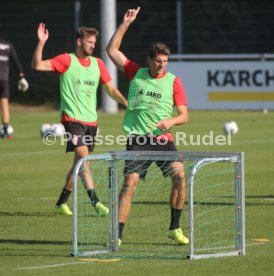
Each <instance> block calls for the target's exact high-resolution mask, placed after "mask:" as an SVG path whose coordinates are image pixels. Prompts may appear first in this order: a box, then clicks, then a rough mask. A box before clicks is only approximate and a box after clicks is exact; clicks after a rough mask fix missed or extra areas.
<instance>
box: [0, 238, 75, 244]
mask: <svg viewBox="0 0 274 276" xmlns="http://www.w3.org/2000/svg"><path fill="white" fill-rule="evenodd" d="M1 243H13V244H31V245H34V244H40V245H44V244H49V245H71V242H69V241H45V240H18V239H0V244H1Z"/></svg>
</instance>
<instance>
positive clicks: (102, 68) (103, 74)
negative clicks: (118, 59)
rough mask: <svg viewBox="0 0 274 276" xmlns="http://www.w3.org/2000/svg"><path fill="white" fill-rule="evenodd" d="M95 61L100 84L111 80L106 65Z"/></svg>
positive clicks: (100, 61)
mask: <svg viewBox="0 0 274 276" xmlns="http://www.w3.org/2000/svg"><path fill="white" fill-rule="evenodd" d="M96 60H97V63H98V66H99V69H100V84H105V83H108V82H110V81H111V80H112V79H111V76H110V75H109V73H108V71H107V68H106V65H105V64H104V62H103V61H102V60H101V59H100V58H96Z"/></svg>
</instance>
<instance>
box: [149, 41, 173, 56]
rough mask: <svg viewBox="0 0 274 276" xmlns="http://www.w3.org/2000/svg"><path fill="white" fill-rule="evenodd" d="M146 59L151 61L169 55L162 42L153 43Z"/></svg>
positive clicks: (166, 47) (168, 50)
mask: <svg viewBox="0 0 274 276" xmlns="http://www.w3.org/2000/svg"><path fill="white" fill-rule="evenodd" d="M147 55H148V57H150V58H151V59H153V58H155V57H156V56H157V55H166V56H169V55H170V49H169V47H168V46H167V45H166V44H164V43H163V42H156V43H154V44H153V45H152V46H151V47H150V48H149V49H148V51H147Z"/></svg>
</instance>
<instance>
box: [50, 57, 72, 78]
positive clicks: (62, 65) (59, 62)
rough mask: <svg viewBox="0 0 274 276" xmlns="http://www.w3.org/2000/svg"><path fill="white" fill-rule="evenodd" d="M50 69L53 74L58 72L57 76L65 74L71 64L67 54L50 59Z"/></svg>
mask: <svg viewBox="0 0 274 276" xmlns="http://www.w3.org/2000/svg"><path fill="white" fill-rule="evenodd" d="M49 61H50V63H51V68H52V71H53V72H58V73H59V74H63V73H65V72H66V71H67V70H68V68H69V66H70V63H71V57H70V55H69V54H68V53H65V54H61V55H58V56H56V57H53V58H51V59H50V60H49Z"/></svg>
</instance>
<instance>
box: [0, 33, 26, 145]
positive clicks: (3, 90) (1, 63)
mask: <svg viewBox="0 0 274 276" xmlns="http://www.w3.org/2000/svg"><path fill="white" fill-rule="evenodd" d="M10 62H12V64H13V65H14V68H15V70H16V72H17V74H18V77H19V81H18V89H19V90H21V91H23V92H25V91H27V90H28V88H29V84H28V82H27V80H26V79H25V77H24V73H23V69H22V66H21V63H20V61H19V59H18V56H17V53H16V50H15V48H14V46H13V44H12V43H11V42H8V41H6V40H3V39H2V38H0V108H1V116H2V124H3V126H2V129H1V134H0V136H1V138H7V139H9V140H10V139H12V132H11V131H9V129H10V128H11V126H10V110H9V94H10V89H9V74H10V73H9V69H10V68H9V66H10Z"/></svg>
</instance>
